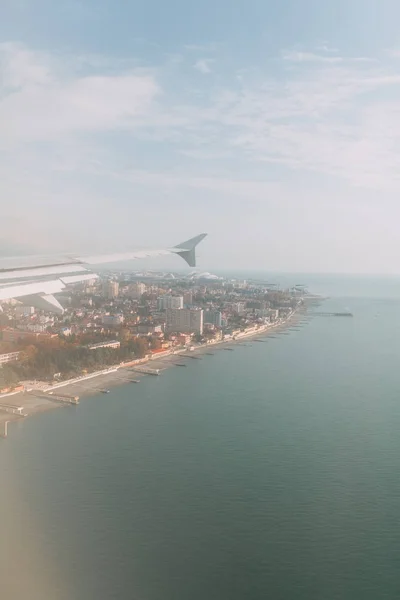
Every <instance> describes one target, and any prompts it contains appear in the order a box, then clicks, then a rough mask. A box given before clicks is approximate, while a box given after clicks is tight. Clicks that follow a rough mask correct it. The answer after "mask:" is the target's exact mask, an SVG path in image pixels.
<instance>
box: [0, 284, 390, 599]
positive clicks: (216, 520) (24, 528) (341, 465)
mask: <svg viewBox="0 0 400 600" xmlns="http://www.w3.org/2000/svg"><path fill="white" fill-rule="evenodd" d="M380 293H381V294H383V292H382V291H381V292H380ZM378 296H379V293H377V294H376V296H374V297H371V298H367V297H360V296H359V297H356V296H352V297H351V298H336V299H332V300H329V301H327V302H326V303H325V304H324V306H323V309H324V310H329V309H330V308H332V310H334V309H338V308H342V307H343V306H348V307H350V308H351V310H352V311H353V312H354V314H355V316H354V318H353V319H348V318H342V319H341V318H323V317H315V318H314V319H313V320H312V321H311V322H310V323H309V324H308V325H306V326H305V327H304V328H302V329H301V330H300V331H293V332H291V334H290V335H282V336H280V337H279V338H278V339H270V340H269V341H268V342H267V343H253V345H252V346H251V347H238V346H236V348H235V351H234V352H224V351H219V352H216V353H215V355H214V356H205V357H204V358H203V359H202V360H201V361H200V360H197V361H194V360H193V361H188V366H187V368H186V369H173V368H172V369H169V370H168V371H166V372H164V373H163V375H162V377H160V378H148V379H147V380H143V381H142V383H141V384H140V385H139V386H126V387H120V388H116V389H113V390H112V392H111V393H110V394H109V395H100V396H99V397H93V398H88V399H86V400H85V401H82V402H81V404H80V406H79V407H76V409H75V407H73V408H70V409H62V410H61V409H60V410H56V411H53V412H51V413H46V414H43V415H40V416H37V417H35V418H32V419H29V420H26V421H23V422H20V423H18V425H12V427H11V428H10V436H9V438H8V439H7V440H6V441H2V442H1V444H0V473H1V475H2V479H1V488H0V511H1V512H0V514H1V524H2V528H1V531H2V535H1V537H0V565H1V566H0V586H4V585H5V582H6V587H5V588H4V587H3V590H4V589H6V590H9V589H10V587H7V585H9V586H11V584H12V585H13V586H14V588H15V589H17V590H19V591H18V592H13V593H14V596H11V595H9V596H7V593H8V594H10V593H11V592H9V591H6V592H5V593H3V594H2V593H1V590H2V587H0V597H1V598H2V599H3V598H4V600H8V599H9V598H10V600H14V599H16V600H19V598H18V595H15V594H20V597H21V598H22V597H24V598H30V599H34V600H36V599H38V600H39V599H40V600H47V598H49V599H51V600H52V599H57V600H64V599H65V600H89V599H96V600H103V599H104V600H110V599H114V598H115V599H118V600H136V599H137V600H178V599H179V600H180V599H182V600H186V599H190V600H204V599H207V600H242V599H244V598H246V599H251V600H252V599H254V600H261V599H263V600H264V599H266V598H271V599H272V598H273V599H274V600H277V599H282V600H292V599H296V600H314V599H315V600H334V599H335V600H336V599H338V600H339V599H340V600H358V599H360V600H377V599H378V598H379V599H395V598H396V599H397V598H398V597H399V593H400V553H399V544H400V522H399V504H400V477H399V469H400V435H399V431H400V360H399V359H400V319H399V308H400V300H398V299H396V298H395V295H393V294H392V295H391V294H389V293H388V296H391V297H388V298H381V299H379V297H378ZM9 580H12V581H11V582H10V581H9ZM22 589H24V590H27V592H26V593H25V592H24V594H26V595H22V592H21V591H20V590H22ZM28 592H29V593H28Z"/></svg>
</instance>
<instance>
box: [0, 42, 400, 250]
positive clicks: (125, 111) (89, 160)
mask: <svg viewBox="0 0 400 600" xmlns="http://www.w3.org/2000/svg"><path fill="white" fill-rule="evenodd" d="M192 51H193V52H194V51H196V52H199V49H198V48H196V49H194V48H193V49H190V50H189V56H185V60H184V61H183V62H182V63H179V64H177V65H176V66H175V67H174V69H173V70H171V69H170V68H169V63H168V64H167V65H166V66H165V65H164V67H162V66H161V67H160V66H159V67H157V66H154V68H151V69H146V70H143V69H141V68H139V67H138V66H137V64H136V63H135V61H134V60H131V59H129V60H124V59H119V60H113V59H110V58H107V57H97V56H87V57H82V56H78V57H76V59H74V58H73V57H71V56H57V55H52V56H50V55H48V54H46V53H39V52H33V51H31V50H29V49H28V48H26V47H24V46H22V45H19V44H6V45H4V44H3V45H0V81H1V83H0V198H1V201H0V202H1V216H2V235H3V237H5V238H8V239H9V240H13V241H14V242H15V241H17V242H19V243H24V242H26V239H27V237H30V238H31V239H33V240H35V243H36V245H38V241H39V242H40V244H42V246H46V245H47V246H49V245H55V244H57V243H59V244H61V243H62V244H63V245H65V246H66V245H67V244H66V242H67V241H68V240H69V239H71V236H73V235H76V236H77V237H82V238H84V239H87V240H90V243H94V242H93V240H94V241H95V238H96V236H97V234H96V230H95V229H94V228H91V227H88V226H87V223H90V222H93V216H94V215H95V219H96V221H97V223H98V228H99V230H101V228H102V227H103V228H104V230H108V229H109V230H110V231H111V232H112V233H113V234H114V233H115V232H118V239H120V240H121V242H123V241H124V240H130V239H131V229H132V226H131V223H133V222H138V221H140V222H141V223H142V224H144V225H142V226H141V227H140V228H139V229H140V231H139V232H137V233H135V236H137V237H139V238H140V236H143V237H144V238H146V236H147V233H146V232H148V231H149V230H150V229H152V227H153V224H154V223H157V222H162V223H163V226H162V228H163V229H162V231H168V228H169V227H172V228H173V227H175V224H176V222H177V220H176V217H177V215H178V216H179V219H180V220H181V219H187V223H188V225H189V226H192V223H193V212H194V211H195V208H193V210H192V209H190V208H188V207H189V206H191V205H192V204H193V205H194V206H195V205H197V206H199V203H204V202H206V201H207V199H212V210H211V212H210V210H208V209H204V210H203V209H202V210H203V212H204V215H206V216H207V222H208V218H209V215H210V214H212V215H213V220H215V222H216V223H217V222H218V211H220V213H221V214H220V221H219V222H220V224H221V226H223V224H224V223H225V220H226V218H227V215H229V214H230V210H231V207H232V205H233V204H235V206H236V207H237V211H238V214H239V210H241V211H242V212H243V211H244V212H246V217H243V216H242V215H241V216H240V217H238V219H239V221H238V222H241V219H242V218H246V219H248V221H249V222H250V221H251V219H252V218H253V215H254V214H256V215H258V216H257V217H256V220H257V223H261V222H262V221H263V219H265V214H262V211H261V208H260V207H261V206H264V205H266V204H268V203H270V204H269V205H268V206H272V207H273V211H275V210H276V209H277V206H278V205H280V203H281V202H284V206H285V207H287V208H288V210H290V211H293V206H294V205H295V204H296V203H300V204H301V206H302V210H303V212H304V213H307V214H308V213H309V211H310V210H315V206H317V204H318V202H322V199H323V198H325V196H326V190H327V189H329V190H331V187H333V186H334V184H335V185H337V186H338V188H340V186H342V188H341V189H345V190H346V195H345V196H344V197H343V198H339V200H337V201H338V202H339V201H340V202H342V203H345V202H349V203H350V204H351V203H352V202H353V198H354V197H355V196H357V194H358V193H359V194H361V196H362V197H363V196H364V193H369V192H370V191H371V190H372V191H374V193H376V191H377V194H378V195H379V197H381V195H382V196H386V195H389V196H390V195H392V196H395V195H397V194H398V192H399V191H400V109H399V108H398V107H399V103H398V100H399V94H400V75H398V73H397V72H396V70H394V69H393V68H392V67H391V61H388V63H387V64H384V63H383V62H378V61H377V62H372V61H367V60H364V59H362V60H361V59H348V58H346V57H342V56H339V55H337V54H333V52H331V53H330V54H329V55H328V56H326V55H325V54H323V52H324V50H322V49H321V50H319V51H318V52H321V54H314V53H313V52H308V51H307V52H297V53H293V52H287V53H285V54H284V55H283V56H284V60H280V61H271V63H272V62H273V63H274V64H273V65H272V66H271V65H270V64H268V65H267V68H268V70H261V68H259V69H258V70H257V69H249V70H248V71H246V70H244V69H242V70H241V73H240V75H241V77H240V79H239V80H238V78H237V77H236V75H237V73H232V74H231V75H232V77H231V83H227V82H228V81H229V79H228V77H229V74H228V73H225V74H224V78H223V79H221V78H219V79H218V80H217V81H216V82H214V77H204V78H200V80H199V79H198V78H196V87H194V88H190V85H189V84H188V82H187V78H185V71H184V69H185V66H186V67H187V66H188V65H192V66H193V54H192ZM326 52H327V51H326ZM195 56H196V55H195ZM201 56H204V54H201ZM203 62H204V64H203ZM180 64H182V72H181V71H180V69H181V66H180ZM196 65H197V66H196V68H197V69H198V70H199V71H200V72H202V73H204V74H207V73H209V71H210V65H211V60H210V59H208V58H206V59H199V60H198V61H197V63H196ZM222 81H223V82H224V85H223V84H222ZM193 85H194V84H193ZM119 134H123V141H121V139H120V138H119V137H118V135H119ZM142 142H144V144H143V146H141V143H142ZM132 149H133V150H134V151H132V152H131V150H132ZM278 167H279V168H278ZM300 175H301V176H302V177H303V178H304V179H303V181H304V182H305V184H304V186H305V187H304V189H302V190H301V193H300V191H299V189H298V186H297V184H296V177H299V176H300ZM326 176H327V177H328V179H326ZM324 177H325V179H324ZM316 181H317V183H315V182H316ZM321 181H322V183H321ZM349 184H350V185H349ZM314 185H315V186H316V188H318V192H315V190H314V191H310V189H311V190H313V189H314V188H313V186H314ZM308 186H309V187H308ZM318 186H319V187H318ZM321 190H322V192H321ZM360 190H362V192H360ZM382 192H384V194H382ZM221 198H224V202H225V204H224V206H222V200H221ZM310 198H311V199H310ZM329 201H330V202H332V203H334V202H335V201H336V200H335V194H334V192H333V191H332V190H331V192H330V194H329ZM174 203H175V204H174ZM219 203H221V204H219ZM239 205H240V208H239ZM361 205H362V203H361V201H360V206H361ZM152 207H153V208H152ZM154 207H155V208H154ZM173 207H176V212H174V208H173ZM342 208H343V206H342ZM190 210H192V212H190ZM360 210H361V209H360ZM186 212H187V216H185V217H183V215H184V213H185V215H186ZM198 212H199V211H198ZM76 214H79V219H76ZM268 214H269V216H271V212H269V213H268ZM291 214H293V213H292V212H291ZM301 214H302V213H300V211H299V218H302V217H301ZM340 214H342V213H340ZM346 214H348V213H347V212H346ZM382 214H383V213H382ZM59 215H62V219H59ZM222 215H223V216H222ZM359 216H360V215H359V214H358V213H357V211H356V210H355V209H354V218H353V221H352V224H354V223H356V222H357V218H358V217H359ZM274 218H275V217H274ZM335 218H337V219H338V220H340V215H336V217H335ZM374 218H375V217H374ZM321 219H322V217H321ZM375 220H376V221H378V220H379V219H378V218H375ZM185 223H186V221H185ZM302 223H303V224H302V225H301V227H303V231H304V228H305V227H306V226H308V225H307V224H306V223H305V221H304V222H302ZM206 225H207V223H206ZM280 226H282V227H285V220H284V218H283V217H282V222H281V223H280ZM201 228H202V227H201ZM157 235H158V234H157ZM111 237H112V236H111ZM139 241H140V243H142V241H143V240H141V239H139ZM166 241H167V240H166ZM168 241H169V240H168Z"/></svg>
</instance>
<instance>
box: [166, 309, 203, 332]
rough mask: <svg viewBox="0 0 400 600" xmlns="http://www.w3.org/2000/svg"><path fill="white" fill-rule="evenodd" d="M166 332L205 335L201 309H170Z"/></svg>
mask: <svg viewBox="0 0 400 600" xmlns="http://www.w3.org/2000/svg"><path fill="white" fill-rule="evenodd" d="M166 330H167V331H170V332H177V333H199V334H202V333H203V310H202V309H201V308H168V309H167V322H166Z"/></svg>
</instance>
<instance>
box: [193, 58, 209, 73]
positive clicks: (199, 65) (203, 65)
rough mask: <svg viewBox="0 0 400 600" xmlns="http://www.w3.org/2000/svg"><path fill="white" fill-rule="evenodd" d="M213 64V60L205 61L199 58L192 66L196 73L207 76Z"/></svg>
mask: <svg viewBox="0 0 400 600" xmlns="http://www.w3.org/2000/svg"><path fill="white" fill-rule="evenodd" d="M212 62H213V60H211V59H209V58H208V59H207V58H201V59H199V60H198V61H196V62H195V64H194V68H195V69H196V70H197V71H200V73H203V74H204V75H207V74H208V73H211V67H210V65H211V63H212Z"/></svg>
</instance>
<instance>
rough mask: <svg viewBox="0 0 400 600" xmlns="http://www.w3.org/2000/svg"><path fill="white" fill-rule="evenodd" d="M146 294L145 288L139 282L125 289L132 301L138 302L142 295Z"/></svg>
mask: <svg viewBox="0 0 400 600" xmlns="http://www.w3.org/2000/svg"><path fill="white" fill-rule="evenodd" d="M145 293H146V286H145V284H144V283H141V282H140V281H138V282H135V283H131V284H130V285H129V286H128V289H127V296H129V298H132V300H140V298H141V297H142V296H143V294H145Z"/></svg>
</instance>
